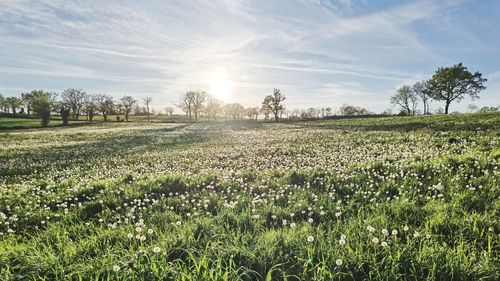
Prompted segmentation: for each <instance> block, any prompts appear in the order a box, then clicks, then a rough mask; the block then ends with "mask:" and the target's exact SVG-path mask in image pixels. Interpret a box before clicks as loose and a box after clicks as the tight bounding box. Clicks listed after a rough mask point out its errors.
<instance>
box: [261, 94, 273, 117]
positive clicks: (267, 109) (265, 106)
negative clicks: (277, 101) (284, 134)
mask: <svg viewBox="0 0 500 281" xmlns="http://www.w3.org/2000/svg"><path fill="white" fill-rule="evenodd" d="M272 99H273V97H272V96H266V97H265V98H264V101H263V102H262V105H261V107H260V112H261V113H262V114H264V120H268V119H269V115H270V114H271V111H272V110H271V103H272Z"/></svg>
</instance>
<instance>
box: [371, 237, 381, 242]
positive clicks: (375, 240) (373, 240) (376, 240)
mask: <svg viewBox="0 0 500 281" xmlns="http://www.w3.org/2000/svg"><path fill="white" fill-rule="evenodd" d="M379 241H380V240H378V238H377V237H373V239H372V242H373V243H374V244H378V242H379Z"/></svg>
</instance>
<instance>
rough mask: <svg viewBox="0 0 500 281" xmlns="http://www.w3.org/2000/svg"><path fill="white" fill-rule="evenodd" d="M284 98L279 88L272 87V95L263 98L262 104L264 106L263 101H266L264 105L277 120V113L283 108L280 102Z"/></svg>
mask: <svg viewBox="0 0 500 281" xmlns="http://www.w3.org/2000/svg"><path fill="white" fill-rule="evenodd" d="M285 99H286V97H285V96H284V95H283V94H282V93H281V91H280V89H274V92H273V94H272V95H268V96H266V97H265V98H264V102H263V103H262V105H263V107H264V103H266V106H267V107H268V108H269V110H270V111H271V112H272V113H273V114H274V120H275V121H278V118H279V113H280V112H281V111H282V110H284V109H285V107H284V106H283V104H282V103H283V101H284V100H285Z"/></svg>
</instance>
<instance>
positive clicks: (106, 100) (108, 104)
mask: <svg viewBox="0 0 500 281" xmlns="http://www.w3.org/2000/svg"><path fill="white" fill-rule="evenodd" d="M95 100H96V103H97V109H98V110H99V112H101V114H102V116H103V118H104V122H107V121H108V114H110V113H111V111H113V105H114V102H113V98H112V97H110V96H108V95H103V94H99V95H96V96H95Z"/></svg>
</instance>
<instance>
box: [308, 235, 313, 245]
mask: <svg viewBox="0 0 500 281" xmlns="http://www.w3.org/2000/svg"><path fill="white" fill-rule="evenodd" d="M313 241H314V236H312V235H309V236H308V237H307V242H309V243H311V242H313Z"/></svg>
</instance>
